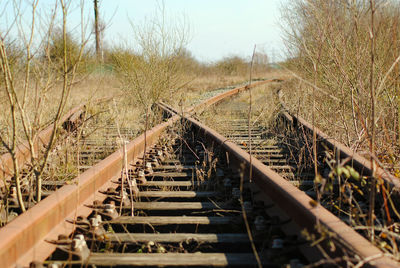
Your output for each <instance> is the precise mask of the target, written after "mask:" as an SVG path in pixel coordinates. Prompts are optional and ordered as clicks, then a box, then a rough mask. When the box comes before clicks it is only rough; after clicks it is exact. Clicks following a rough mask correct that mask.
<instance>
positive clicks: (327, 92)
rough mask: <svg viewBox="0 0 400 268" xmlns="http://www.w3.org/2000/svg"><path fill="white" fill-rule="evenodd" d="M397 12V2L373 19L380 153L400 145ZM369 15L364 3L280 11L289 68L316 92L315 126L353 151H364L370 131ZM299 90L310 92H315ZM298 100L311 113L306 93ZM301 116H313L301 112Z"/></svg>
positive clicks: (316, 0) (317, 0) (318, 3)
mask: <svg viewBox="0 0 400 268" xmlns="http://www.w3.org/2000/svg"><path fill="white" fill-rule="evenodd" d="M399 8H400V6H399V4H398V3H397V2H392V1H388V2H382V1H381V2H379V3H378V5H377V8H376V13H375V22H374V40H375V50H374V53H375V57H374V61H375V62H374V65H375V67H374V70H373V76H374V77H375V79H374V84H373V85H372V86H373V87H374V88H376V89H377V90H376V97H377V99H376V109H377V112H376V115H377V117H376V122H375V124H376V125H377V141H378V143H379V144H380V145H383V146H381V149H382V151H385V150H387V149H389V151H392V149H390V148H391V147H393V146H394V145H396V146H397V145H398V142H396V141H398V140H399V134H398V133H399V122H400V121H399V108H398V107H399V105H398V104H399V103H398V100H399V90H398V89H399V86H400V79H399V77H398V66H397V62H396V59H397V57H398V55H399V48H398V40H399V38H398V37H399V33H400V19H399V18H400V17H399V15H400V9H399ZM369 10H370V8H369V1H366V0H363V1H350V2H349V1H344V0H343V1H342V0H337V1H323V0H312V1H301V0H296V1H292V2H291V4H290V5H288V6H287V7H285V9H284V10H283V15H284V16H283V18H284V19H285V23H286V24H287V25H288V26H287V27H286V28H285V30H286V34H285V39H286V44H287V48H288V49H287V51H288V55H289V57H290V60H289V61H288V62H287V64H288V67H289V68H291V69H292V70H294V71H295V72H296V73H297V74H298V75H299V76H300V77H302V78H303V79H304V80H306V81H310V82H312V83H313V84H315V85H314V86H315V87H317V91H316V96H315V101H316V111H318V113H317V114H316V116H317V117H318V118H317V119H318V120H316V122H317V124H319V125H320V126H322V127H323V129H325V130H326V131H328V132H330V134H332V136H334V137H338V139H339V140H340V141H342V142H344V143H345V144H346V145H348V146H352V147H353V148H359V147H362V148H365V147H367V144H368V143H367V142H368V135H369V132H368V128H369V127H370V126H371V125H372V124H373V123H372V122H371V117H370V114H371V109H372V107H371V101H370V86H371V85H370V83H371V80H370V68H369V66H370V64H371V59H370V56H369V55H370V25H371V17H370V15H369ZM394 63H395V64H394ZM393 64H394V65H393ZM392 65H393V66H392ZM314 82H315V83H314ZM302 88H303V89H307V88H308V92H311V90H312V88H313V86H310V85H307V84H303V85H302ZM306 92H307V91H306ZM301 98H302V102H303V103H305V104H306V105H304V106H305V107H309V106H308V105H307V103H310V102H312V96H311V95H310V94H309V93H307V94H306V95H303V96H301ZM304 115H305V116H306V117H308V115H311V113H307V111H304ZM338 119H339V120H338ZM330 126H331V127H330ZM332 126H334V128H332Z"/></svg>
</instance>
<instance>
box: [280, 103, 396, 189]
mask: <svg viewBox="0 0 400 268" xmlns="http://www.w3.org/2000/svg"><path fill="white" fill-rule="evenodd" d="M280 104H281V105H282V108H283V111H282V112H281V114H282V116H283V118H284V119H285V121H286V123H287V124H290V125H291V126H293V127H295V128H297V127H303V128H304V129H305V130H306V131H307V132H308V133H311V134H312V133H313V131H315V133H316V135H317V143H319V144H320V145H322V144H324V145H326V147H327V148H329V149H331V150H332V151H334V152H335V154H336V155H337V156H338V158H339V159H341V160H342V159H345V158H350V159H351V161H350V162H351V164H352V166H353V167H354V168H356V169H357V170H358V171H359V172H361V174H364V175H368V176H371V175H372V168H371V161H370V160H367V159H366V158H364V157H362V156H361V155H360V154H358V153H357V152H355V151H353V150H351V149H350V148H349V147H347V146H345V145H344V144H342V143H340V142H338V141H337V140H335V139H334V138H332V137H330V136H329V135H327V134H325V133H324V132H322V131H321V130H320V129H318V128H317V127H315V126H314V127H313V126H312V124H310V123H308V122H307V121H306V120H305V119H304V118H302V117H301V116H299V115H294V114H290V113H289V109H288V108H287V107H286V106H285V104H284V103H283V102H282V100H280ZM376 174H377V176H378V177H379V178H382V179H383V180H385V181H386V182H388V183H389V185H391V186H392V187H394V188H395V189H396V190H397V191H399V190H400V180H399V178H397V177H395V176H393V175H392V174H390V173H389V172H387V171H385V170H383V169H382V168H380V167H377V168H376Z"/></svg>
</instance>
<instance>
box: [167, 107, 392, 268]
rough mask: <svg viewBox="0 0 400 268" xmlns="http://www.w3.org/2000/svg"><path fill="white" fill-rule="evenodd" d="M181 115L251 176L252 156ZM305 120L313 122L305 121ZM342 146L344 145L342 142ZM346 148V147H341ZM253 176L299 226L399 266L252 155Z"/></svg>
mask: <svg viewBox="0 0 400 268" xmlns="http://www.w3.org/2000/svg"><path fill="white" fill-rule="evenodd" d="M165 106H166V108H167V109H168V111H169V112H173V113H174V114H178V113H177V111H175V110H174V109H173V108H171V107H168V106H167V105H165ZM180 116H182V117H183V118H184V119H185V120H186V121H187V122H189V123H190V124H191V125H192V127H193V128H195V129H196V131H197V132H201V133H202V134H203V135H204V136H205V137H206V138H207V139H208V140H210V141H212V142H213V143H217V144H218V145H220V146H221V147H222V148H223V149H224V150H226V152H227V156H228V157H229V162H230V163H234V165H235V166H242V167H243V166H244V168H245V172H244V174H245V176H247V178H248V174H249V169H250V157H251V156H250V155H249V154H248V153H247V152H245V151H244V150H243V149H241V148H240V147H239V146H238V145H236V144H235V143H233V142H231V141H229V140H228V139H227V138H225V137H223V136H222V135H220V134H219V133H218V132H216V131H215V130H213V129H211V128H209V127H207V126H205V125H204V124H202V123H200V122H199V121H197V120H195V119H193V118H191V117H188V116H185V115H180ZM302 123H305V124H307V126H308V127H309V126H310V125H309V124H308V123H307V122H306V121H304V120H303V121H302ZM342 147H343V145H342ZM341 149H343V150H344V149H345V148H341ZM251 158H252V159H251V168H252V179H253V180H254V182H255V183H256V184H257V186H258V187H259V188H261V189H262V190H263V192H264V194H265V195H267V196H268V197H269V198H270V199H271V200H272V201H275V203H276V204H278V206H279V207H280V208H281V209H282V210H284V211H285V212H286V213H287V215H289V216H290V217H291V218H292V219H293V220H294V221H295V222H296V223H297V224H298V225H299V226H300V227H302V228H306V229H307V230H308V231H309V232H311V233H315V232H316V229H315V227H316V226H318V225H322V226H324V227H326V228H327V229H328V230H329V231H330V232H332V233H334V236H333V237H332V239H334V240H335V241H336V242H338V243H339V244H341V245H342V246H343V247H344V248H346V249H347V250H348V251H349V252H353V254H354V255H357V256H359V257H360V258H361V259H362V260H365V259H368V260H371V261H369V262H368V264H369V265H373V266H375V267H398V263H397V262H396V261H394V260H393V259H391V258H389V257H387V256H385V255H384V253H383V252H382V251H381V250H379V249H378V248H377V247H375V246H374V245H373V244H371V243H370V242H369V241H368V240H367V239H366V238H364V237H363V236H362V235H360V234H359V233H357V232H356V231H355V230H353V229H352V228H351V227H350V226H348V225H347V224H346V223H344V222H343V221H342V220H340V219H339V218H338V217H336V216H335V215H334V214H332V213H331V212H330V211H329V210H327V209H326V208H324V207H323V206H321V205H317V206H316V205H315V202H314V201H313V199H312V198H310V197H309V196H308V195H307V194H306V193H305V192H303V191H301V190H300V189H298V188H297V187H295V186H293V185H292V184H291V183H290V182H289V181H287V180H286V179H284V178H283V177H281V176H280V175H279V174H278V173H276V172H275V171H273V170H272V169H270V168H269V167H267V166H266V165H264V164H263V163H262V162H261V161H260V160H258V159H256V158H254V157H251Z"/></svg>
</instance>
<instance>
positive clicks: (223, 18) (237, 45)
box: [0, 0, 284, 62]
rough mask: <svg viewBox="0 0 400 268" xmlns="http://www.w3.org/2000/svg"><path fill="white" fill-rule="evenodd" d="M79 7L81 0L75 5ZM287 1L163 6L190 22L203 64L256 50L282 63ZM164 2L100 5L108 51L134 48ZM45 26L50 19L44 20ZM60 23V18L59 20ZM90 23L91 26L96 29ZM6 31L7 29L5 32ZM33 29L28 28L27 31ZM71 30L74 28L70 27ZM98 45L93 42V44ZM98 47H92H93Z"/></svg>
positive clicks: (45, 1)
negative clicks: (141, 28) (137, 28)
mask: <svg viewBox="0 0 400 268" xmlns="http://www.w3.org/2000/svg"><path fill="white" fill-rule="evenodd" d="M29 1H31V0H22V1H21V3H22V6H23V8H22V12H23V13H24V16H23V18H24V21H25V23H26V25H29V22H30V20H29V18H30V9H29V7H27V6H26V7H25V6H24V5H26V3H27V2H29ZM73 1H75V2H76V3H79V1H78V0H73ZM83 1H84V4H85V14H86V16H87V19H89V20H93V1H92V0H83ZM283 1H284V0H164V5H165V9H166V14H167V16H168V17H169V18H173V19H174V20H176V18H179V19H182V18H183V17H184V18H185V21H186V24H187V25H189V28H190V34H189V37H190V41H189V43H188V45H187V49H188V50H189V51H190V52H191V53H192V54H193V56H194V57H195V58H196V59H198V60H199V61H202V62H213V61H217V60H220V59H222V58H224V57H227V56H232V55H238V56H241V57H244V58H247V59H248V58H250V57H251V54H252V51H253V48H254V45H256V47H257V52H264V53H267V54H268V55H269V57H270V59H271V60H272V61H273V60H279V59H281V58H282V56H281V55H283V50H284V45H283V42H282V40H281V29H280V26H279V23H278V22H279V18H280V12H279V9H280V6H281V3H282V2H283ZM10 2H12V1H8V0H0V11H1V10H4V9H2V7H1V6H2V5H5V6H6V8H5V10H6V11H5V12H1V13H0V29H1V30H3V29H4V28H5V25H6V24H7V23H10V22H11V21H12V18H13V9H12V7H11V4H7V3H10ZM55 2H56V0H39V3H40V10H41V11H45V12H41V14H45V13H46V12H50V10H51V8H52V6H53V5H54V3H55ZM76 3H75V8H73V9H72V12H71V15H70V18H69V20H70V21H72V22H76V23H75V25H73V26H72V28H73V29H79V28H80V26H79V21H80V20H79V16H80V11H79V9H78V8H76V5H77V4H76ZM160 3H162V1H160V0H100V15H101V17H102V20H103V21H104V22H105V24H106V25H107V28H106V30H105V34H104V42H105V45H106V46H108V47H113V46H118V45H119V44H122V43H126V42H132V40H134V38H133V29H132V27H131V22H132V23H133V24H134V25H140V24H142V23H143V22H144V21H145V20H146V19H151V18H154V16H155V14H156V10H157V7H158V6H159V4H160ZM41 19H42V20H43V21H45V20H46V16H42V18H41ZM58 19H60V17H59V18H58ZM91 23H92V22H90V23H89V24H91ZM2 28H3V29H2ZM28 28H29V27H26V29H28ZM70 28H71V27H70ZM92 39H94V37H93V38H92ZM91 45H93V42H92V44H91Z"/></svg>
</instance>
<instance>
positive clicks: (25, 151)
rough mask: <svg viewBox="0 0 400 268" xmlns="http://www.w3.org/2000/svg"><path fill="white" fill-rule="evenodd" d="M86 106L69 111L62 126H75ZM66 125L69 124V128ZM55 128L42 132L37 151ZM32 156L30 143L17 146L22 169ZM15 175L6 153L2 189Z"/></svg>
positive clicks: (1, 159) (0, 160) (0, 162)
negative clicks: (7, 180)
mask: <svg viewBox="0 0 400 268" xmlns="http://www.w3.org/2000/svg"><path fill="white" fill-rule="evenodd" d="M112 98H113V97H104V98H100V99H98V100H96V101H95V103H97V104H98V103H101V102H106V101H109V100H111V99H112ZM87 104H88V103H86V104H81V105H78V106H76V107H74V108H72V109H71V110H70V111H68V112H67V113H66V114H65V115H64V116H63V117H62V118H61V120H60V122H59V123H60V125H65V126H66V129H68V127H73V125H74V124H76V123H77V121H79V120H80V116H81V114H82V113H83V110H84V109H85V107H86V105H87ZM66 124H69V126H67V125H66ZM53 128H54V124H53V123H52V124H50V125H49V126H48V127H46V128H45V129H44V130H42V131H40V132H39V134H38V136H37V138H36V139H35V140H34V144H33V146H34V148H35V150H36V151H37V150H38V148H40V146H42V145H47V144H48V143H49V141H50V138H51V134H52V133H53ZM30 156H31V152H30V149H29V144H28V141H24V142H22V143H21V144H20V145H18V146H17V148H16V157H17V160H18V163H19V165H20V167H23V166H24V165H26V164H27V163H28V162H29V161H30ZM12 174H13V163H12V157H11V154H10V153H5V154H3V155H0V187H3V186H4V180H5V179H7V178H10V177H11V176H12Z"/></svg>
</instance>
